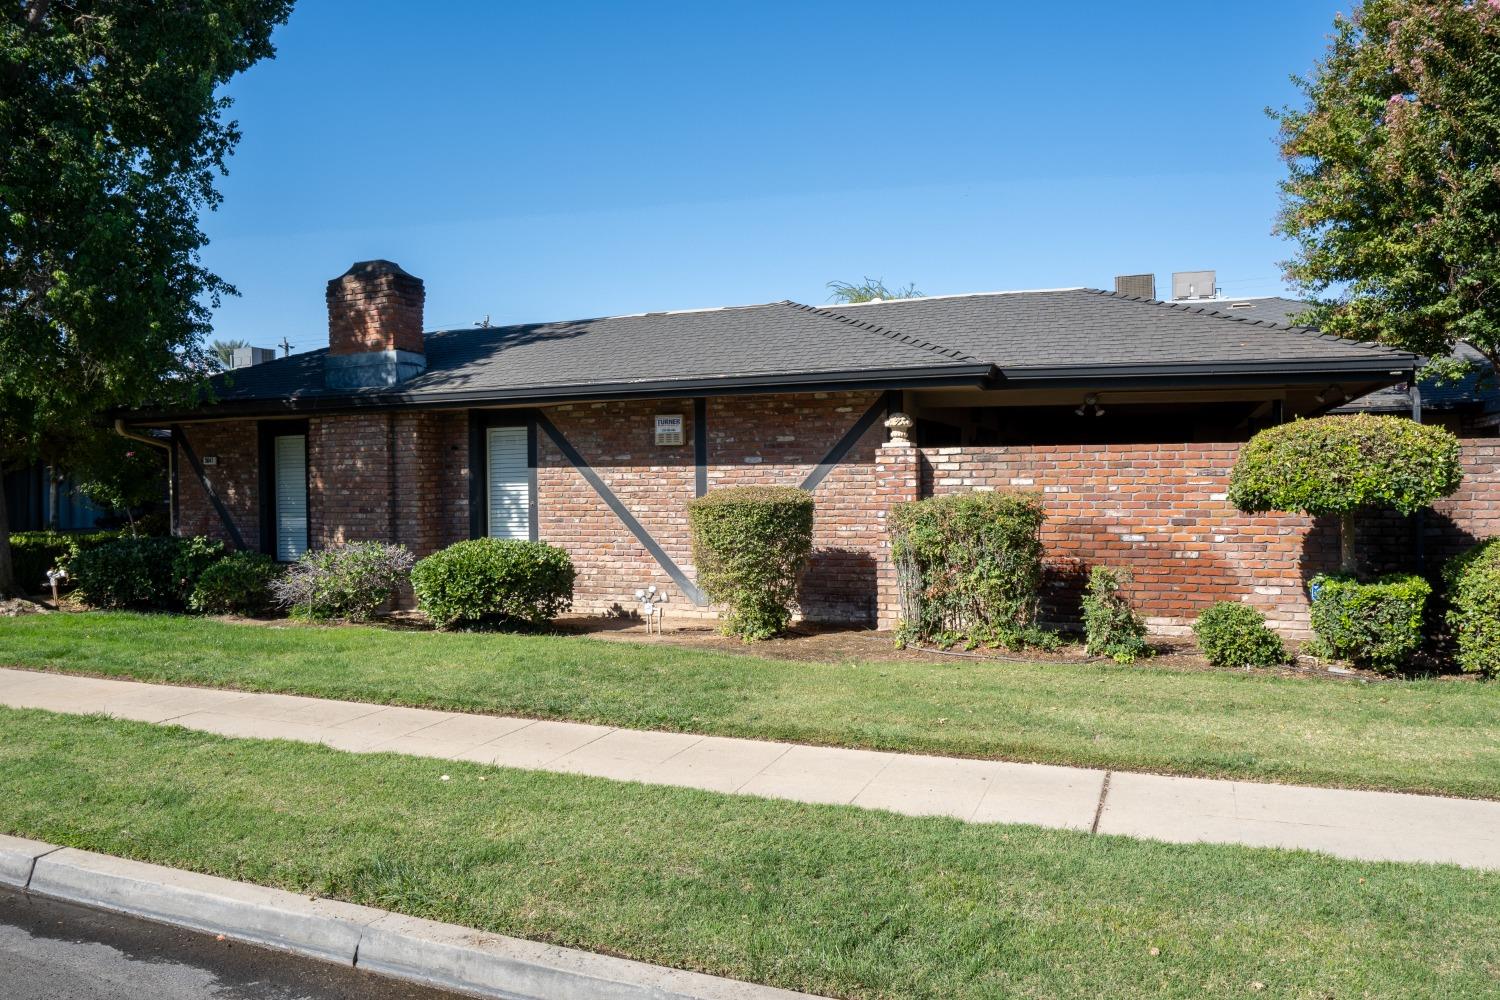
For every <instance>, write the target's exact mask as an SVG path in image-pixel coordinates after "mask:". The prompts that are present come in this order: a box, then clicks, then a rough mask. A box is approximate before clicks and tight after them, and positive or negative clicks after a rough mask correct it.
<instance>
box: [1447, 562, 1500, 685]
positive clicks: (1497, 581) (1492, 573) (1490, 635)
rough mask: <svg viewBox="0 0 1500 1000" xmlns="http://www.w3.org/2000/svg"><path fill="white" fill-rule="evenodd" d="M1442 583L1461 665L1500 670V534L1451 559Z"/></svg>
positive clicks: (1489, 674) (1476, 670)
mask: <svg viewBox="0 0 1500 1000" xmlns="http://www.w3.org/2000/svg"><path fill="white" fill-rule="evenodd" d="M1443 587H1444V590H1445V592H1446V596H1447V602H1448V615H1447V619H1448V628H1449V629H1451V630H1452V633H1453V640H1454V644H1455V645H1456V646H1457V653H1458V656H1457V658H1458V665H1459V667H1460V668H1462V669H1463V670H1464V671H1465V672H1466V673H1471V674H1483V675H1484V676H1486V677H1494V676H1495V675H1496V674H1500V538H1491V539H1490V540H1489V541H1486V542H1481V543H1480V544H1478V545H1476V546H1474V547H1473V548H1471V549H1469V550H1468V551H1467V552H1463V553H1460V554H1459V555H1457V556H1454V557H1453V558H1452V559H1449V560H1448V562H1447V564H1446V565H1444V566H1443Z"/></svg>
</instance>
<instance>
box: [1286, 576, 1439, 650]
mask: <svg viewBox="0 0 1500 1000" xmlns="http://www.w3.org/2000/svg"><path fill="white" fill-rule="evenodd" d="M1310 589H1311V591H1312V594H1313V601H1312V609H1311V618H1312V627H1313V632H1314V633H1315V634H1316V635H1317V637H1318V642H1317V646H1316V649H1315V651H1316V652H1317V653H1318V654H1319V655H1327V656H1332V657H1337V658H1339V659H1345V660H1349V661H1350V662H1352V663H1355V664H1358V665H1359V666H1362V667H1369V668H1371V669H1373V670H1378V671H1380V672H1381V673H1387V674H1389V673H1395V672H1396V671H1398V670H1400V669H1402V668H1403V667H1405V666H1407V665H1408V664H1409V663H1410V662H1411V658H1412V657H1413V656H1415V655H1416V653H1417V651H1418V650H1419V649H1421V648H1422V636H1423V623H1424V621H1425V620H1426V615H1427V600H1428V598H1430V597H1431V596H1432V586H1431V584H1429V583H1428V582H1427V581H1426V580H1424V579H1422V578H1421V577H1420V576H1415V575H1409V574H1395V575H1392V576H1386V577H1382V578H1381V579H1379V580H1376V581H1374V582H1373V583H1361V582H1360V581H1358V580H1355V579H1353V578H1352V577H1348V576H1334V575H1325V576H1318V577H1315V578H1314V579H1313V581H1312V583H1311V584H1310Z"/></svg>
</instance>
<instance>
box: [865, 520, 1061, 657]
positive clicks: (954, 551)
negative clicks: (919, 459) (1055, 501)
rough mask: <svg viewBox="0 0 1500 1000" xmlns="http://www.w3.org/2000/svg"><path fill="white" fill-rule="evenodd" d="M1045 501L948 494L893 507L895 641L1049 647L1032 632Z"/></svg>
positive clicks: (1046, 639) (1039, 584) (1041, 636)
mask: <svg viewBox="0 0 1500 1000" xmlns="http://www.w3.org/2000/svg"><path fill="white" fill-rule="evenodd" d="M1045 518H1046V515H1045V513H1044V512H1043V510H1042V497H1041V495H1040V494H1038V493H1027V492H1019V491H1017V492H982V493H952V494H948V495H946V496H937V497H930V498H928V499H926V500H917V501H914V502H911V503H903V504H899V505H897V506H896V507H895V508H894V509H893V510H892V512H891V521H890V524H891V558H892V560H893V561H894V562H895V564H896V575H897V581H898V584H899V588H900V595H901V625H900V628H899V629H898V630H897V633H896V637H897V641H898V642H902V643H904V642H909V641H912V642H931V643H936V644H938V645H940V646H952V645H957V644H962V645H967V646H971V647H972V646H975V645H991V646H1000V645H1003V646H1008V647H1010V648H1012V649H1015V648H1020V647H1021V646H1024V645H1027V644H1028V643H1034V644H1042V645H1045V644H1048V642H1049V639H1050V636H1047V635H1044V634H1043V633H1041V632H1040V630H1039V629H1038V628H1037V624H1036V622H1037V609H1038V607H1039V604H1040V597H1041V587H1042V541H1041V534H1040V533H1041V527H1042V521H1043V520H1044V519H1045Z"/></svg>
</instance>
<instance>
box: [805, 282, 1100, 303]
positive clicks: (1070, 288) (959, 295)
mask: <svg viewBox="0 0 1500 1000" xmlns="http://www.w3.org/2000/svg"><path fill="white" fill-rule="evenodd" d="M1087 290H1088V286H1087V285H1065V286H1063V287H1061V288H1014V289H1010V290H1008V291H1003V292H954V293H953V294H951V295H913V296H911V297H910V298H900V299H872V300H870V301H869V302H830V303H827V304H826V305H821V306H817V307H815V308H818V309H858V308H859V307H860V306H885V305H890V304H891V303H892V302H923V301H926V302H931V301H932V300H934V299H977V298H981V297H984V296H990V295H1036V294H1038V293H1040V292H1082V291H1087Z"/></svg>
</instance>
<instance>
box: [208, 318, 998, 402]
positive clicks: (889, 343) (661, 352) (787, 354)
mask: <svg viewBox="0 0 1500 1000" xmlns="http://www.w3.org/2000/svg"><path fill="white" fill-rule="evenodd" d="M426 351H427V371H426V372H424V373H423V374H421V375H418V376H416V377H415V378H412V379H409V380H407V381H406V382H403V383H402V384H401V385H400V387H399V391H400V392H401V393H403V394H405V395H408V396H410V395H433V396H442V395H447V394H453V393H457V394H462V395H465V396H467V395H469V394H473V393H477V392H493V393H494V394H495V395H497V396H505V395H508V394H510V395H513V394H516V393H519V392H533V391H537V390H548V391H558V392H561V391H566V390H568V389H570V388H574V387H589V388H595V387H598V386H600V385H612V386H621V387H629V386H644V385H647V384H651V385H657V384H661V383H671V382H683V383H689V382H691V383H695V384H696V383H699V382H704V381H710V382H711V381H713V380H720V379H722V380H730V379H744V378H754V377H756V376H765V377H772V378H775V377H784V376H788V375H792V374H797V375H820V374H822V375H828V376H847V375H849V374H851V373H858V372H865V371H872V370H874V371H882V372H894V373H901V372H910V373H917V372H923V371H930V370H932V369H954V370H955V371H956V372H970V371H975V370H976V369H987V365H984V364H983V363H982V362H980V361H978V360H977V359H975V358H972V357H969V356H967V355H965V354H963V353H962V352H960V351H955V350H952V349H951V348H946V347H940V346H937V345H934V344H928V343H924V342H922V341H920V340H918V339H916V338H913V337H908V336H906V335H904V334H901V333H899V332H896V331H888V330H881V329H879V328H877V327H874V326H872V325H870V324H869V323H866V322H863V321H859V320H854V319H846V318H844V317H841V316H838V315H835V314H833V313H829V312H825V311H824V310H821V309H815V308H813V307H811V306H804V305H799V304H797V303H794V302H772V303H769V304H766V305H758V306H737V307H731V308H727V309H708V310H702V311H697V312H675V313H644V314H640V315H633V316H606V317H601V318H598V319H582V320H572V321H568V322H562V323H529V324H524V325H520V326H498V327H489V328H483V329H475V328H468V329H462V330H443V331H439V332H437V333H429V334H427V336H426ZM326 353H327V350H326V349H324V350H318V351H311V352H309V353H307V354H299V355H296V356H294V357H290V358H281V359H278V360H276V361H272V362H268V363H266V364H263V365H256V366H255V367H252V368H241V369H237V370H236V371H234V372H233V373H232V379H233V385H230V386H225V387H224V388H223V389H220V390H219V392H218V395H219V398H220V399H223V400H226V401H228V400H244V399H263V398H267V397H272V396H298V397H310V396H323V395H330V396H331V395H344V394H346V391H345V390H328V389H324V388H323V367H322V366H323V355H324V354H326ZM977 374H982V371H978V372H976V375H977Z"/></svg>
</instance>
